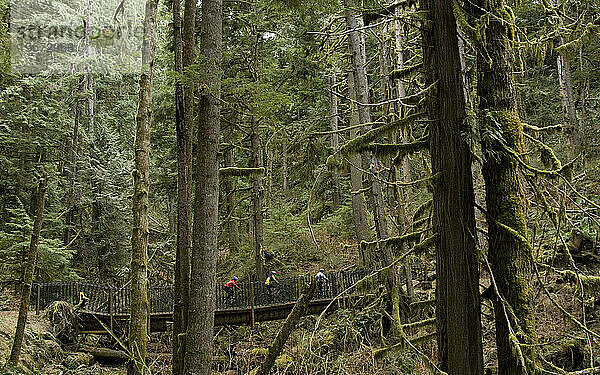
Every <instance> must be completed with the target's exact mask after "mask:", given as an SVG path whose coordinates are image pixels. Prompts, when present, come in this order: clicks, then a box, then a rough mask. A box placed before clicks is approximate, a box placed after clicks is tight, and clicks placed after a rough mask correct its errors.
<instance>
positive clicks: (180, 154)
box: [172, 0, 196, 374]
mask: <svg viewBox="0 0 600 375" xmlns="http://www.w3.org/2000/svg"><path fill="white" fill-rule="evenodd" d="M195 24H196V3H195V1H191V0H186V1H185V7H184V20H183V27H182V21H181V6H180V2H179V1H173V49H174V56H175V71H176V72H178V73H179V74H182V75H183V74H184V68H185V67H187V66H189V65H191V64H192V63H193V62H194V57H195V48H196V38H195V34H194V31H195V30H194V29H195ZM175 119H176V121H175V122H176V134H177V252H176V255H175V287H174V306H173V348H172V349H173V362H172V364H173V366H172V368H173V373H174V374H181V373H182V372H183V367H184V365H183V363H184V358H185V335H184V333H185V332H186V329H187V314H188V308H189V288H190V285H189V273H190V247H191V238H192V233H191V231H192V225H191V224H192V223H191V209H190V206H191V198H192V174H191V171H192V134H193V128H194V85H193V83H192V82H191V80H189V79H184V81H183V82H178V83H177V84H176V86H175Z"/></svg>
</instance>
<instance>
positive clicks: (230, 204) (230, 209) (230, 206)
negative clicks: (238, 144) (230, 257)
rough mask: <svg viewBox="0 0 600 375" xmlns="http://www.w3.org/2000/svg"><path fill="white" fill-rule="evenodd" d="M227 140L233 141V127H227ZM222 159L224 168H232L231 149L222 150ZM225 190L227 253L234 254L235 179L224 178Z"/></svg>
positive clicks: (236, 238)
mask: <svg viewBox="0 0 600 375" xmlns="http://www.w3.org/2000/svg"><path fill="white" fill-rule="evenodd" d="M228 138H229V140H233V126H230V127H229V132H228ZM223 158H224V164H225V167H232V166H233V147H227V149H225V150H223ZM223 185H224V189H225V215H226V217H227V218H228V221H227V236H228V241H227V242H228V244H229V252H230V253H231V254H234V253H236V252H237V250H238V246H239V241H240V240H239V231H238V230H239V229H238V223H237V220H236V219H234V216H235V215H234V214H233V213H234V211H235V179H234V178H232V177H226V178H225V179H224V181H223Z"/></svg>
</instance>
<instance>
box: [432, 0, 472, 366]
mask: <svg viewBox="0 0 600 375" xmlns="http://www.w3.org/2000/svg"><path fill="white" fill-rule="evenodd" d="M421 6H422V9H423V10H424V11H426V12H427V14H429V15H430V20H431V22H432V24H433V25H435V27H431V28H426V29H425V31H423V61H424V62H425V64H426V68H427V74H426V85H431V84H433V83H434V82H436V81H437V90H436V95H435V97H433V96H430V97H429V98H428V105H427V107H428V112H429V118H430V122H429V134H430V135H429V143H430V146H429V147H430V152H431V164H432V172H433V173H434V174H435V173H441V178H440V179H439V182H437V183H436V184H435V186H434V189H433V213H434V215H433V219H434V220H433V225H434V232H435V233H437V234H438V236H439V241H438V242H437V243H436V254H437V257H436V309H435V311H436V326H437V342H438V358H439V362H440V368H441V369H442V370H443V371H446V372H447V373H448V374H453V375H463V374H464V375H480V374H483V351H482V343H481V318H480V311H481V306H480V299H479V259H478V256H477V249H476V246H475V239H476V237H475V236H476V233H475V211H474V196H473V181H472V176H471V153H470V149H469V145H467V144H466V142H465V141H464V139H463V138H462V134H463V133H464V132H467V131H468V128H467V127H466V126H465V125H464V124H465V122H464V120H465V113H466V112H465V102H464V98H463V90H462V76H461V66H460V57H459V51H458V38H457V32H456V21H455V19H454V13H453V10H452V9H453V8H452V3H451V2H448V1H446V0H422V2H421Z"/></svg>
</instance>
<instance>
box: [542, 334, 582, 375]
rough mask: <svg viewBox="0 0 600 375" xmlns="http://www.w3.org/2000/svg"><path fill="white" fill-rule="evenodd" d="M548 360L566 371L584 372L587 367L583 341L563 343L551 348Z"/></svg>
mask: <svg viewBox="0 0 600 375" xmlns="http://www.w3.org/2000/svg"><path fill="white" fill-rule="evenodd" d="M547 358H548V360H549V361H550V362H552V363H553V364H554V365H556V366H558V367H560V368H562V369H563V370H565V371H575V370H582V369H583V368H584V367H585V366H584V359H585V345H584V343H583V342H582V341H581V340H565V341H562V342H560V343H559V344H556V345H554V346H553V347H551V348H550V353H549V354H548V356H547Z"/></svg>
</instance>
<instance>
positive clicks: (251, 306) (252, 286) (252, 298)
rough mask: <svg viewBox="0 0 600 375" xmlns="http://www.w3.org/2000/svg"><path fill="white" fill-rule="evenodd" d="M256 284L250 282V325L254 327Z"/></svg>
mask: <svg viewBox="0 0 600 375" xmlns="http://www.w3.org/2000/svg"><path fill="white" fill-rule="evenodd" d="M254 322H255V320H254V282H252V281H250V324H251V325H252V327H254Z"/></svg>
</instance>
